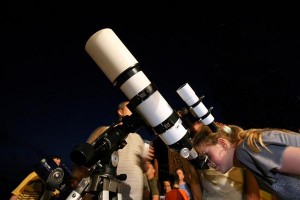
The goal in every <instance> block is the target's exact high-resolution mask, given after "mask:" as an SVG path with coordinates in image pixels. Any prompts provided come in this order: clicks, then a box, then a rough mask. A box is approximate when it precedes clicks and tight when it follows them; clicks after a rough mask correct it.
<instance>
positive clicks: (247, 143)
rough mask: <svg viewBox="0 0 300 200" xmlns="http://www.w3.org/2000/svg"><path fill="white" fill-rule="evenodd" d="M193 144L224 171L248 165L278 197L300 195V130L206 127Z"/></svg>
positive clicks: (217, 168)
mask: <svg viewBox="0 0 300 200" xmlns="http://www.w3.org/2000/svg"><path fill="white" fill-rule="evenodd" d="M193 144H194V148H195V149H196V151H197V152H198V153H199V154H200V155H206V156H208V159H209V162H208V164H209V166H210V167H212V168H214V169H215V170H218V171H220V172H221V173H227V172H228V171H229V170H230V169H231V168H232V167H240V168H245V169H247V170H248V171H250V172H251V173H252V174H253V175H254V176H255V178H256V180H257V181H258V183H259V185H260V187H261V188H262V189H263V190H265V191H267V192H269V193H271V194H273V195H274V196H276V197H277V198H279V199H298V198H299V196H300V178H299V177H300V168H299V165H300V157H299V155H300V135H299V133H296V132H292V131H289V130H283V129H274V128H272V129H271V128H262V129H249V130H243V129H242V128H241V127H239V126H236V125H228V126H226V127H224V126H222V125H221V126H220V125H218V130H217V131H216V132H212V131H211V130H210V128H209V127H207V126H203V127H202V129H201V131H200V133H199V134H197V135H196V136H195V138H194V142H193ZM250 187H252V186H250V185H249V186H248V187H247V188H250Z"/></svg>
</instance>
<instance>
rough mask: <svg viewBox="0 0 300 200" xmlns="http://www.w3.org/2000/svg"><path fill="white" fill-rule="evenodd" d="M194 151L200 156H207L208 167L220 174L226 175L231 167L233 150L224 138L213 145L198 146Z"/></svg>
mask: <svg viewBox="0 0 300 200" xmlns="http://www.w3.org/2000/svg"><path fill="white" fill-rule="evenodd" d="M195 149H196V151H197V152H198V153H199V154H200V155H206V156H208V159H209V163H208V165H209V166H210V167H212V168H214V169H216V170H218V171H220V172H221V173H226V172H228V171H229V170H230V169H231V168H232V167H233V156H234V148H233V146H232V145H231V144H230V143H229V141H228V140H226V139H224V138H219V139H218V142H217V144H215V145H205V144H200V145H199V146H197V147H196V148H195Z"/></svg>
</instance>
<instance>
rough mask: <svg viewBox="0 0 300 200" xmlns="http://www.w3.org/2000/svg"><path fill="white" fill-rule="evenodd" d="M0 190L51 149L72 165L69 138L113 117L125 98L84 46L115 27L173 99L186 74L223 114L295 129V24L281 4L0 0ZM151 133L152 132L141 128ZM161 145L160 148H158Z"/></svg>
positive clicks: (249, 123)
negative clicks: (130, 10)
mask: <svg viewBox="0 0 300 200" xmlns="http://www.w3.org/2000/svg"><path fill="white" fill-rule="evenodd" d="M1 4H2V6H1V10H2V11H1V15H2V17H1V26H2V28H1V37H0V39H1V49H2V51H1V62H2V63H1V126H0V132H1V133H0V134H1V142H0V144H1V146H0V148H1V149H0V150H1V151H0V152H1V158H2V162H1V163H2V164H1V168H0V179H1V181H0V191H1V193H3V194H1V197H6V198H9V193H10V192H11V191H12V190H13V189H14V188H15V187H16V186H17V185H18V184H19V183H20V181H22V180H23V178H25V176H26V175H27V174H28V173H29V172H30V171H31V170H32V166H33V165H34V164H35V163H37V162H38V161H39V160H40V159H41V158H43V157H44V156H45V155H49V154H58V155H60V156H62V158H63V162H65V163H66V164H67V165H71V161H70V158H69V154H70V152H71V150H72V148H73V147H74V146H75V145H76V144H79V143H82V142H84V141H85V140H86V138H87V137H88V136H89V134H90V133H91V132H92V131H93V130H94V129H95V128H96V127H98V126H100V125H110V124H111V123H114V122H115V121H116V120H117V117H116V109H117V104H118V103H119V102H121V101H123V100H126V97H125V95H124V94H123V93H122V92H121V90H119V89H118V88H115V87H114V86H113V85H112V83H111V82H110V81H109V79H108V78H107V77H106V76H105V75H104V74H103V73H102V71H101V70H100V68H99V67H98V66H97V65H96V64H95V63H94V61H93V60H92V59H91V58H90V57H89V56H88V55H87V53H86V52H85V49H84V46H85V43H86V41H87V40H88V38H89V37H90V36H91V35H92V34H94V33H95V32H96V31H98V30H100V29H103V28H111V29H112V30H113V31H114V32H115V33H116V35H117V36H118V37H119V38H120V39H121V41H122V42H123V43H124V44H125V45H126V46H127V48H128V50H129V51H130V52H131V53H132V54H133V56H134V57H135V58H136V59H137V60H138V61H139V63H140V65H141V68H142V70H143V72H144V73H145V75H146V76H147V77H148V78H149V80H150V81H151V82H153V83H154V84H155V85H156V86H157V88H158V90H159V91H160V93H161V94H162V96H163V97H164V98H165V99H166V100H167V102H168V103H169V104H170V105H171V107H172V108H173V109H179V108H181V107H183V106H184V102H183V101H182V100H181V98H180V97H179V96H178V95H177V93H176V90H177V89H178V88H179V87H180V86H181V85H182V84H184V83H189V84H190V85H191V87H192V88H193V89H194V90H195V91H196V93H197V94H198V95H199V96H202V95H204V96H205V98H204V100H203V102H204V104H205V105H206V107H208V108H209V107H214V109H213V110H212V113H213V115H214V117H215V119H216V120H217V121H222V122H223V123H227V124H238V125H240V126H242V127H243V128H252V127H278V128H286V129H291V130H295V131H298V128H300V127H299V118H298V115H297V114H298V113H299V111H300V106H299V105H300V104H299V100H300V91H299V86H300V84H299V73H298V72H297V71H298V68H299V58H300V57H299V50H300V46H299V45H300V39H299V32H298V31H296V29H295V28H294V27H295V26H297V22H296V20H295V18H293V17H289V16H287V15H284V17H283V16H282V15H280V14H277V15H276V16H275V17H274V16H270V15H265V16H262V15H237V16H235V17H229V16H227V15H224V14H211V15H204V14H203V15H200V14H195V15H193V16H187V15H185V16H184V17H183V16H182V15H177V14H175V13H174V14H173V15H167V14H166V15H164V16H161V17H158V16H157V15H156V13H155V11H153V12H152V13H151V14H152V15H148V16H145V15H139V14H136V15H135V16H134V17H127V15H125V14H123V13H119V16H117V15H114V13H115V12H116V11H115V10H111V13H110V14H104V13H103V11H104V10H106V9H108V10H110V9H112V8H111V7H105V6H102V7H101V6H100V7H99V6H96V4H95V5H94V4H89V3H84V4H83V3H80V4H79V3H78V4H76V3H72V4H69V3H59V4H55V3H46V2H44V3H41V2H32V3H29V2H27V1H22V2H15V3H10V4H7V3H1ZM142 136H143V137H144V138H149V135H147V134H144V135H142ZM157 151H158V150H157Z"/></svg>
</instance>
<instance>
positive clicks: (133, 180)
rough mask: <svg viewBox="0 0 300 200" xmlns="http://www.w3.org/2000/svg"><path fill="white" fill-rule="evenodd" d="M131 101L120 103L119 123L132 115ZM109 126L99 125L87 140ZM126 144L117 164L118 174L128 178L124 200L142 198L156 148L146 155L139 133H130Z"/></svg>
mask: <svg viewBox="0 0 300 200" xmlns="http://www.w3.org/2000/svg"><path fill="white" fill-rule="evenodd" d="M128 103H129V102H128V101H124V102H121V103H120V104H119V105H118V109H117V114H118V119H119V125H121V124H122V123H123V122H122V118H123V117H125V116H130V115H131V114H132V112H131V111H130V110H129V108H128V107H127V106H126V105H127V104H128ZM107 128H108V126H100V127H98V128H97V129H96V130H95V131H94V132H93V133H92V134H91V135H90V136H89V138H88V140H87V142H90V143H91V142H92V141H94V140H95V139H96V138H97V137H99V136H100V135H101V134H102V133H103V132H104V131H105V130H106V129H107ZM125 141H126V143H127V144H126V145H125V146H124V147H123V148H121V149H119V150H118V154H119V163H118V165H117V175H119V174H126V175H127V178H126V180H124V181H121V187H122V199H123V200H132V199H133V200H142V199H143V192H144V184H143V181H144V175H143V174H144V172H145V171H146V170H145V169H146V166H147V162H149V161H151V160H152V159H153V157H154V148H151V147H150V148H149V151H148V154H147V155H144V148H145V147H144V141H143V139H142V138H141V136H140V135H139V134H137V133H129V134H128V136H127V137H126V139H125Z"/></svg>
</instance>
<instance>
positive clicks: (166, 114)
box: [85, 28, 206, 168]
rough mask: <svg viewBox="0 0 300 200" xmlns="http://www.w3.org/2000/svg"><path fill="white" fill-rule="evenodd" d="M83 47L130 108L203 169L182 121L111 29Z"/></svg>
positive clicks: (201, 160)
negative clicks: (124, 97)
mask: <svg viewBox="0 0 300 200" xmlns="http://www.w3.org/2000/svg"><path fill="white" fill-rule="evenodd" d="M85 49H86V51H87V53H88V54H89V55H90V57H91V58H92V59H93V60H94V61H95V63H96V64H97V65H98V66H99V68H100V69H101V70H102V71H103V72H104V74H105V75H106V76H107V78H108V79H109V80H110V81H111V82H112V84H113V85H114V86H116V87H118V88H119V89H120V90H121V91H122V92H123V93H124V94H125V96H126V97H127V98H128V99H129V109H130V110H131V111H134V112H135V113H137V114H138V115H139V116H140V118H141V119H142V120H143V121H144V122H145V124H147V125H149V126H150V127H151V128H152V130H153V131H154V132H155V134H157V135H158V136H159V137H160V138H161V139H162V140H163V142H164V143H165V144H166V145H167V146H168V147H170V148H171V149H173V150H175V151H177V152H178V153H179V154H180V155H181V156H182V157H184V158H187V159H188V160H191V161H192V163H193V164H194V165H198V166H196V167H197V168H203V164H204V163H205V160H206V158H205V157H201V156H199V155H198V153H197V152H196V151H195V150H194V148H193V147H192V144H191V141H190V139H189V137H188V135H189V134H188V131H187V129H186V128H185V127H184V126H183V124H182V120H181V119H180V117H179V116H178V114H177V112H176V111H174V110H173V109H172V108H171V106H170V105H169V104H168V103H167V101H166V100H165V99H164V97H163V96H162V95H161V94H160V92H159V91H158V90H157V88H156V87H155V86H154V85H153V84H152V83H151V81H150V80H149V79H148V78H147V77H146V75H145V74H144V73H143V71H142V70H141V68H140V64H139V62H138V61H137V60H136V59H135V57H134V56H133V55H132V54H131V53H130V52H129V50H128V49H127V48H126V46H125V45H124V44H123V43H122V41H121V40H120V39H119V38H118V37H117V35H116V34H115V33H114V32H113V30H111V29H109V28H105V29H101V30H99V31H98V32H96V33H94V34H93V35H92V36H91V37H90V38H89V39H88V41H87V43H86V46H85Z"/></svg>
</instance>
